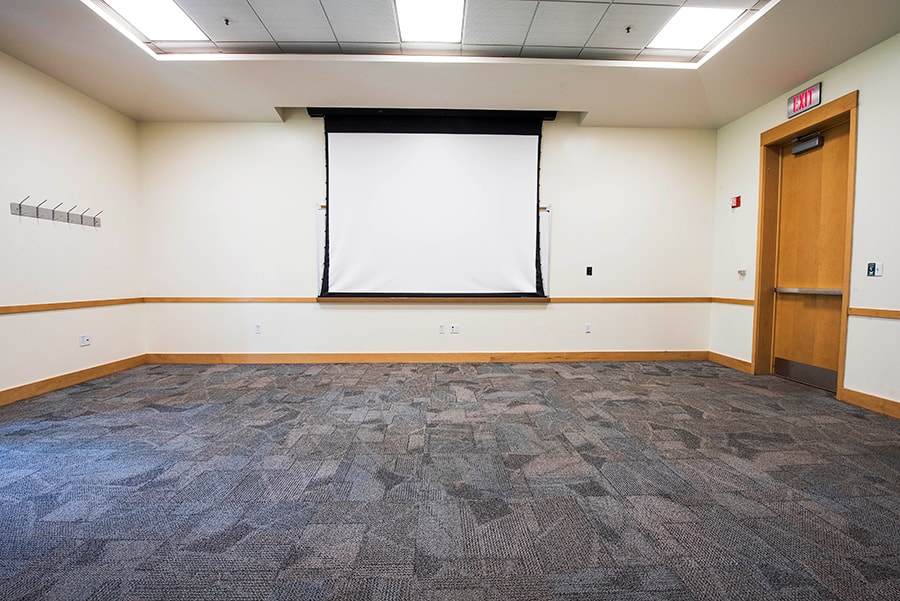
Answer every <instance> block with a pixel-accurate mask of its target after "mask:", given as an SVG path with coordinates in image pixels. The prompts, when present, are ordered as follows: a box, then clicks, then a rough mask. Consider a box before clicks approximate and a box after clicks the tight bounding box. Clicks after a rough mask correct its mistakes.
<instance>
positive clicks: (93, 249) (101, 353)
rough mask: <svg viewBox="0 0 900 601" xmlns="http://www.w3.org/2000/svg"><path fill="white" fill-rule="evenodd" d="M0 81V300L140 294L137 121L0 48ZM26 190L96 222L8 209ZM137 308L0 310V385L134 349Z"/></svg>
mask: <svg viewBox="0 0 900 601" xmlns="http://www.w3.org/2000/svg"><path fill="white" fill-rule="evenodd" d="M0 88H2V90H3V92H2V93H0V132H3V134H2V136H3V139H2V143H0V198H2V211H3V215H2V216H0V250H2V253H3V257H2V260H0V305H23V304H34V303H50V302H57V301H73V300H89V299H106V298H122V297H133V296H139V295H140V280H141V278H140V273H139V271H138V270H137V269H135V266H136V265H137V264H138V263H139V261H138V259H139V250H140V240H139V229H138V221H139V206H138V188H137V140H138V134H137V127H136V125H135V124H134V123H133V122H132V121H131V120H129V119H126V118H125V117H123V116H122V115H120V114H118V113H116V112H114V111H112V110H110V109H108V108H106V107H104V106H102V105H100V104H98V103H97V102H95V101H93V100H91V99H89V98H87V97H85V96H83V95H81V94H79V93H77V92H75V91H73V90H72V89H70V88H68V87H66V86H63V85H62V84H60V83H58V82H56V81H55V80H53V79H50V78H49V77H46V76H44V75H42V74H40V73H38V72H37V71H34V70H33V69H31V68H29V67H27V66H25V65H23V64H22V63H20V62H18V61H16V60H14V59H12V58H10V57H8V56H6V55H3V54H0ZM26 196H31V198H30V199H29V201H28V202H29V203H31V204H37V203H39V202H41V201H42V200H44V199H45V198H46V199H47V203H46V204H45V205H44V206H48V207H53V206H55V205H56V204H58V203H59V202H62V203H63V205H62V206H61V207H60V209H70V208H71V207H72V205H76V204H77V205H78V209H77V210H78V211H79V212H80V211H81V210H84V209H86V208H88V207H91V208H92V211H91V213H90V214H95V213H96V212H98V211H100V210H103V215H102V216H101V219H102V222H103V226H102V227H101V228H90V227H84V226H80V225H69V224H66V223H58V222H51V221H48V220H37V219H31V218H26V217H15V216H13V215H11V214H10V213H9V203H10V202H19V201H21V200H22V199H23V198H25V197H26ZM142 311H143V308H142V307H141V306H139V305H132V306H120V307H110V308H97V309H85V310H73V311H58V312H52V313H35V314H25V315H0V342H2V344H0V390H2V389H4V388H9V387H12V386H15V385H18V384H23V383H26V382H31V381H35V380H40V379H43V378H48V377H52V376H56V375H59V374H62V373H66V372H70V371H75V370H78V369H83V368H87V367H91V366H94V365H99V364H103V363H108V362H110V361H115V360H117V359H122V358H126V357H130V356H134V355H139V354H141V353H143V352H144V340H143V329H142V322H143V317H142ZM81 334H90V335H92V337H93V342H92V344H91V346H89V347H84V348H81V347H79V345H78V338H79V336H80V335H81Z"/></svg>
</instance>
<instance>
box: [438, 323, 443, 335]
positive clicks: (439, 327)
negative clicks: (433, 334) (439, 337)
mask: <svg viewBox="0 0 900 601" xmlns="http://www.w3.org/2000/svg"><path fill="white" fill-rule="evenodd" d="M443 333H444V324H440V325H439V326H438V334H443Z"/></svg>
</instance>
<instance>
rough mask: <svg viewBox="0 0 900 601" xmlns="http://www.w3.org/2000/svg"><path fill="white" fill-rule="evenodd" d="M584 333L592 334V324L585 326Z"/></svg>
mask: <svg viewBox="0 0 900 601" xmlns="http://www.w3.org/2000/svg"><path fill="white" fill-rule="evenodd" d="M584 333H585V334H590V333H591V324H589V323H586V324H584Z"/></svg>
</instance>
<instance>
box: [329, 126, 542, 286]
mask: <svg viewBox="0 0 900 601" xmlns="http://www.w3.org/2000/svg"><path fill="white" fill-rule="evenodd" d="M311 114H312V113H311ZM325 116H326V136H327V173H328V186H327V187H328V196H327V202H326V206H327V209H326V248H325V256H326V258H325V271H324V276H323V281H322V295H323V296H543V295H544V292H543V287H542V284H541V274H540V248H539V240H540V232H539V231H538V227H539V219H538V208H539V207H538V204H539V199H538V189H539V188H538V175H539V157H540V123H541V121H540V120H537V121H536V123H537V126H536V127H535V125H534V123H535V122H534V121H531V122H529V125H528V127H525V128H523V127H521V123H517V125H516V126H515V127H512V128H510V127H506V126H503V127H497V126H496V120H492V121H491V123H492V125H487V126H485V125H484V123H487V121H486V122H484V123H480V122H478V121H477V120H475V121H474V122H475V123H476V126H472V123H473V120H472V119H471V118H467V119H466V120H465V121H464V122H463V124H462V126H460V125H459V122H458V120H453V119H451V120H449V121H448V119H446V118H442V119H437V120H435V119H421V118H419V119H412V120H408V119H399V120H397V119H391V120H389V121H385V120H383V119H377V120H376V121H377V125H372V122H371V120H369V119H364V120H362V125H361V124H360V121H359V120H355V121H353V125H352V126H348V125H346V123H345V122H339V125H338V126H337V127H335V126H334V123H329V117H328V115H327V114H326V115H325ZM448 123H449V124H450V125H449V126H448ZM330 125H331V127H329V126H330ZM372 130H376V131H372ZM510 131H511V132H513V133H509V132H510Z"/></svg>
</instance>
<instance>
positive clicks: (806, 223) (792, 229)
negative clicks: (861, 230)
mask: <svg viewBox="0 0 900 601" xmlns="http://www.w3.org/2000/svg"><path fill="white" fill-rule="evenodd" d="M820 135H821V136H822V138H823V140H822V143H821V144H820V145H819V146H817V147H815V148H812V149H810V150H805V151H802V152H799V153H797V154H794V152H796V151H795V150H794V149H795V147H796V146H797V142H793V141H792V142H789V143H787V144H785V145H784V146H783V147H782V148H781V182H780V183H781V185H780V194H779V205H778V250H777V259H776V273H775V328H774V330H775V331H774V345H773V359H774V360H773V365H772V370H773V373H775V374H778V375H781V376H784V377H787V378H790V379H792V380H798V381H801V382H804V383H806V384H811V385H813V386H818V387H820V388H825V389H827V390H832V391H834V390H836V389H837V383H838V369H839V363H840V349H841V344H840V333H841V321H842V317H843V310H842V297H843V295H844V294H846V293H847V291H846V290H844V289H843V288H844V281H845V277H844V265H845V263H846V261H845V258H846V253H847V252H849V249H847V248H845V242H846V240H847V236H846V233H847V225H848V224H847V184H848V161H849V154H850V124H849V122H844V123H841V124H839V125H836V126H833V127H831V128H829V129H827V130H825V131H823V132H821V133H820Z"/></svg>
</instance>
